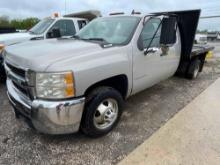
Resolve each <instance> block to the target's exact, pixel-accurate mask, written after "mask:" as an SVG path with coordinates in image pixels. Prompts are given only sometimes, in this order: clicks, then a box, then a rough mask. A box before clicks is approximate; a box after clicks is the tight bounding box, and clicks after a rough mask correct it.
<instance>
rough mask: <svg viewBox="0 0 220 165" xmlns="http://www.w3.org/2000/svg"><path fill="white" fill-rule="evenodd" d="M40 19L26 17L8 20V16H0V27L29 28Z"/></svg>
mask: <svg viewBox="0 0 220 165" xmlns="http://www.w3.org/2000/svg"><path fill="white" fill-rule="evenodd" d="M39 21H40V20H39V19H38V18H34V17H30V18H26V19H13V20H9V17H8V16H0V27H13V28H15V29H26V30H29V29H30V28H32V27H33V26H34V25H36V24H37V23H38V22H39Z"/></svg>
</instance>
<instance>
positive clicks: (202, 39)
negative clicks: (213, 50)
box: [195, 34, 208, 44]
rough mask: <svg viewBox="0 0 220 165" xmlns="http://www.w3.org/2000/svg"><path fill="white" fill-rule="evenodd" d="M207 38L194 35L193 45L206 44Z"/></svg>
mask: <svg viewBox="0 0 220 165" xmlns="http://www.w3.org/2000/svg"><path fill="white" fill-rule="evenodd" d="M207 42H208V37H207V35H206V34H196V37H195V43H196V44H207Z"/></svg>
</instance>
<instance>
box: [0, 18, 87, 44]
mask: <svg viewBox="0 0 220 165" xmlns="http://www.w3.org/2000/svg"><path fill="white" fill-rule="evenodd" d="M87 23H88V20H87V19H83V18H68V17H54V18H52V17H50V18H45V19H43V20H42V21H40V22H39V23H38V24H37V25H35V26H34V27H33V28H32V29H30V30H29V31H28V32H26V33H10V34H2V35H0V44H3V45H5V46H9V45H12V44H16V43H20V42H24V41H27V40H39V39H51V38H55V36H53V33H52V31H53V29H60V32H61V36H67V37H68V36H73V35H75V33H76V32H78V31H79V30H80V29H81V28H83V27H84V26H85V25H86V24H87Z"/></svg>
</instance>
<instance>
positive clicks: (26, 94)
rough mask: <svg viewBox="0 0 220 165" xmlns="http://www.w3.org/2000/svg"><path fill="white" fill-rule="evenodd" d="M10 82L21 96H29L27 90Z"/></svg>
mask: <svg viewBox="0 0 220 165" xmlns="http://www.w3.org/2000/svg"><path fill="white" fill-rule="evenodd" d="M12 82H13V85H14V87H15V88H16V89H18V90H19V91H20V92H21V93H22V94H24V95H25V96H29V94H28V90H27V89H26V88H25V87H22V86H20V85H18V84H16V83H15V82H14V81H12Z"/></svg>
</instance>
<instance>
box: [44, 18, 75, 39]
mask: <svg viewBox="0 0 220 165" xmlns="http://www.w3.org/2000/svg"><path fill="white" fill-rule="evenodd" d="M56 28H57V29H60V33H61V36H73V35H75V33H76V29H75V25H74V23H73V21H72V20H59V21H57V22H56V23H55V24H54V25H53V26H52V28H51V29H50V31H49V32H48V34H47V37H48V38H54V37H53V33H52V31H53V29H56Z"/></svg>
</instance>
